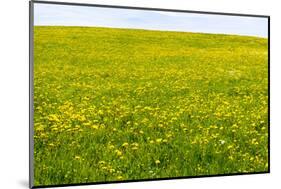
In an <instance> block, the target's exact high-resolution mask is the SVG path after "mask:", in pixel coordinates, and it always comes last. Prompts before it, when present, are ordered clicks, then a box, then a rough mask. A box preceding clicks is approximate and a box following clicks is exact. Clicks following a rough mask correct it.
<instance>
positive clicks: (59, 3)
mask: <svg viewBox="0 0 281 189" xmlns="http://www.w3.org/2000/svg"><path fill="white" fill-rule="evenodd" d="M32 2H33V3H41V4H52V5H72V6H86V7H100V8H119V9H133V10H151V11H165V12H179V13H180V12H182V13H194V14H212V15H223V16H244V17H259V18H268V17H270V16H268V15H257V14H243V13H224V12H208V11H194V10H181V9H165V8H149V7H134V6H122V5H101V4H88V3H72V2H59V1H40V0H38V1H37V0H33V1H32Z"/></svg>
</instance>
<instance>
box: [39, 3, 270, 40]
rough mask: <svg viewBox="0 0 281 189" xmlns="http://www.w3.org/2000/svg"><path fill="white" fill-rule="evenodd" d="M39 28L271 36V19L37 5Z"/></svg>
mask: <svg viewBox="0 0 281 189" xmlns="http://www.w3.org/2000/svg"><path fill="white" fill-rule="evenodd" d="M34 24H35V25H59V26H97V27H112V28H137V29H150V30H164V31H186V32H202V33H222V34H236V35H248V36H258V37H267V32H268V31H267V30H268V28H267V24H268V23H267V18H260V17H242V16H225V15H211V14H195V13H177V12H166V11H148V10H129V9H117V8H99V7H85V6H72V5H51V4H40V3H39V4H38V3H35V6H34Z"/></svg>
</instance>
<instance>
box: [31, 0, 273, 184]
mask: <svg viewBox="0 0 281 189" xmlns="http://www.w3.org/2000/svg"><path fill="white" fill-rule="evenodd" d="M34 3H41V4H56V5H74V6H88V7H89V6H90V7H101V8H120V9H132V10H150V11H166V12H182V13H196V14H213V15H224V16H245V17H260V18H267V19H268V170H267V171H261V172H247V173H226V174H214V175H198V176H180V177H167V178H154V179H149V178H148V179H136V180H122V181H104V182H88V183H72V184H58V185H38V186H34V185H33V184H34V183H33V181H34V167H33V164H34V161H33V159H34V154H33V151H34V146H33V145H34V142H33V111H34V110H33V103H34V102H33V55H34V54H33V53H34V49H33V35H34V32H33V27H34ZM266 173H270V16H267V15H253V14H238V13H222V12H205V11H190V10H175V9H161V8H144V7H127V6H115V5H100V4H86V3H69V2H51V1H34V0H31V1H29V179H30V180H29V187H30V188H51V187H68V186H85V185H98V184H114V183H129V182H144V181H161V180H174V179H188V178H208V177H224V176H239V175H254V174H266Z"/></svg>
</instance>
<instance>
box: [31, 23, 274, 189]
mask: <svg viewBox="0 0 281 189" xmlns="http://www.w3.org/2000/svg"><path fill="white" fill-rule="evenodd" d="M268 111H269V110H268V40H267V39H266V38H257V37H246V36H235V35H221V34H220V35H218V34H200V33H188V32H166V31H148V30H133V29H113V28H97V27H59V26H56V27H55V26H35V27H34V164H35V168H34V173H35V186H39V185H57V184H74V183H88V182H106V181H122V180H140V179H156V178H169V177H185V176H203V175H204V176H206V175H217V174H236V173H256V172H267V171H268V169H269V168H268V124H269V120H268Z"/></svg>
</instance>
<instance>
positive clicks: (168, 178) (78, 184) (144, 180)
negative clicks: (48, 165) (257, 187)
mask: <svg viewBox="0 0 281 189" xmlns="http://www.w3.org/2000/svg"><path fill="white" fill-rule="evenodd" d="M268 173H269V172H267V171H261V172H248V173H230V174H215V175H199V176H180V177H164V178H154V179H136V180H121V181H117V180H116V181H104V182H87V183H73V184H59V185H56V184H54V185H40V186H33V187H31V188H54V187H69V186H88V185H99V184H118V183H132V182H146V181H165V180H176V179H178V180H179V179H190V178H194V179H196V178H210V177H228V176H241V175H258V174H268Z"/></svg>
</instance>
